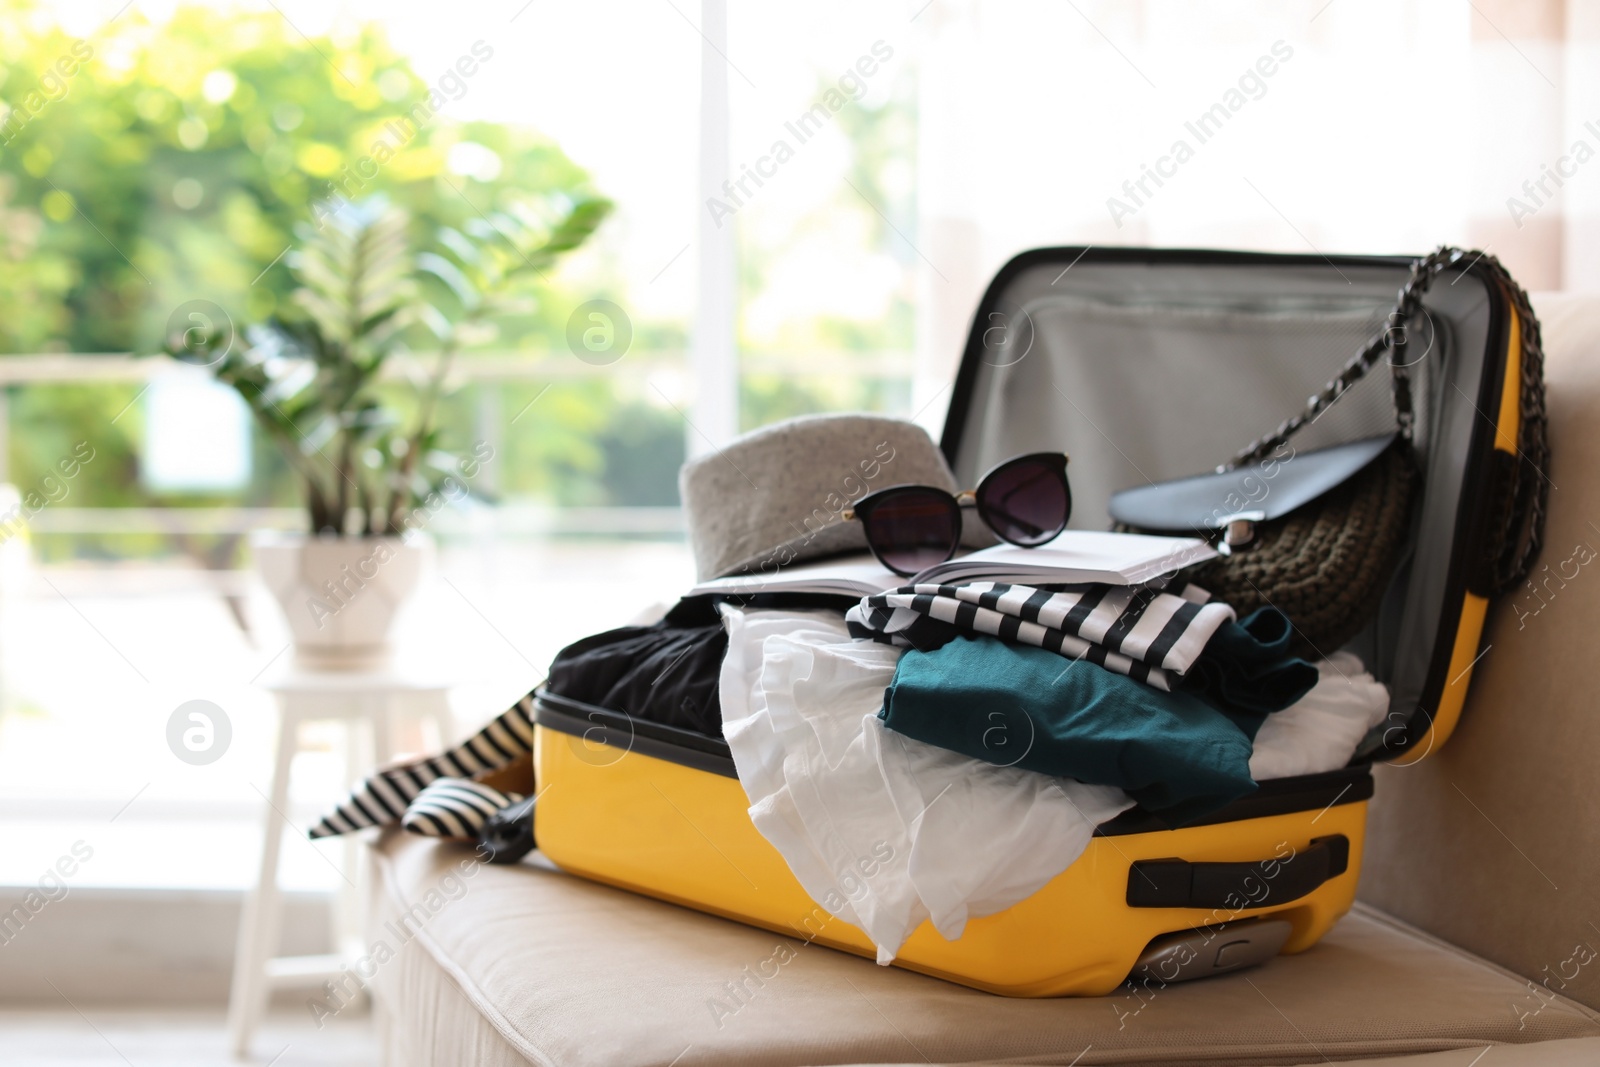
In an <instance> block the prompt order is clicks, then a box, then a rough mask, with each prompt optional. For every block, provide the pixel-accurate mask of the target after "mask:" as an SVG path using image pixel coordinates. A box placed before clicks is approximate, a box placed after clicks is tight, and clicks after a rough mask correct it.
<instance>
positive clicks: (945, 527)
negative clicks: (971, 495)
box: [866, 491, 961, 576]
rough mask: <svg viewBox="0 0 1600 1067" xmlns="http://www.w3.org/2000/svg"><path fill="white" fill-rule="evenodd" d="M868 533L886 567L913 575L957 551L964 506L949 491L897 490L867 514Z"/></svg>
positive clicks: (868, 538)
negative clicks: (960, 505)
mask: <svg viewBox="0 0 1600 1067" xmlns="http://www.w3.org/2000/svg"><path fill="white" fill-rule="evenodd" d="M866 533H867V543H868V544H870V545H871V546H872V550H873V551H874V552H875V553H877V555H878V559H879V560H881V561H882V562H883V564H884V566H886V567H888V568H889V569H890V570H892V571H895V572H896V573H898V574H902V575H907V576H909V575H913V574H916V573H917V572H918V571H920V570H922V569H924V568H926V567H931V566H933V565H934V564H935V563H943V562H944V561H945V560H947V559H949V558H950V557H951V556H953V555H954V554H955V551H956V542H957V541H958V540H960V537H961V509H960V508H959V507H957V506H956V502H955V500H954V499H953V498H951V497H950V496H949V495H948V494H946V493H940V492H937V491H926V492H923V491H916V492H906V493H896V494H894V495H893V496H890V497H887V498H885V499H884V500H883V501H882V502H880V503H879V504H878V505H877V506H876V507H874V508H873V509H872V512H871V514H869V515H867V517H866Z"/></svg>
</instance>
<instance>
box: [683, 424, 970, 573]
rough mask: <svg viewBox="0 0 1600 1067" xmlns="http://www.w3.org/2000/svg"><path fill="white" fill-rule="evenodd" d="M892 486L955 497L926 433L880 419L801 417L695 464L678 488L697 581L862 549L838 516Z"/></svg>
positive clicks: (856, 527)
mask: <svg viewBox="0 0 1600 1067" xmlns="http://www.w3.org/2000/svg"><path fill="white" fill-rule="evenodd" d="M891 485H932V486H937V487H938V488H940V489H945V490H948V491H950V492H952V493H953V492H955V491H956V480H955V476H954V475H953V474H951V472H950V465H949V464H948V463H947V462H945V458H944V453H942V452H940V451H939V448H938V446H937V445H935V444H934V443H933V440H932V439H931V438H930V437H929V436H928V434H927V431H925V430H924V429H923V428H922V427H920V426H918V425H916V424H915V423H911V422H905V421H904V420H901V419H889V418H884V417H882V416H880V415H807V416H804V417H801V418H798V419H790V420H788V421H787V422H780V423H775V424H774V425H772V426H765V427H763V428H761V429H759V430H755V431H753V432H751V433H748V434H745V435H744V436H743V437H740V438H738V439H737V440H735V441H733V442H732V443H731V444H729V445H728V446H727V447H726V448H723V449H721V450H719V451H715V452H711V453H708V454H706V455H704V456H700V457H698V458H696V459H692V460H690V461H689V462H688V463H685V464H684V465H683V470H682V471H680V472H679V474H678V488H679V490H680V491H681V493H682V495H683V506H684V509H685V510H686V512H687V515H688V520H689V542H690V544H691V546H692V547H693V548H694V562H695V569H696V570H697V571H698V573H699V579H700V580H701V581H706V580H708V579H711V578H721V577H724V576H726V575H730V574H745V573H751V574H754V573H758V572H760V571H762V570H765V571H768V572H771V571H773V570H775V569H776V568H778V567H782V566H784V565H786V564H790V563H797V562H799V561H801V560H807V559H816V558H819V557H822V556H829V555H834V554H837V553H841V552H849V551H852V550H859V551H865V550H866V548H867V539H866V535H865V534H863V533H862V529H861V524H860V523H859V522H846V521H844V519H843V518H842V517H841V514H840V513H841V512H843V511H844V510H845V509H846V508H848V507H849V506H850V505H851V504H852V503H853V502H855V501H857V500H860V499H861V498H862V497H863V496H866V495H867V494H868V493H874V492H877V491H878V490H879V489H886V488H888V487H889V486H891ZM967 525H968V526H975V525H978V524H976V523H968V524H967ZM963 540H967V538H963ZM978 543H980V544H981V543H984V542H983V541H979V542H978Z"/></svg>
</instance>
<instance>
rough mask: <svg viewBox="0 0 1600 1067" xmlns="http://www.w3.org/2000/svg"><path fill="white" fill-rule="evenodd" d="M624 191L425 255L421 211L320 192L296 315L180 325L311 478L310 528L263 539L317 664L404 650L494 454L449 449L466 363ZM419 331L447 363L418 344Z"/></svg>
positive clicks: (490, 221)
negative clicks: (438, 538)
mask: <svg viewBox="0 0 1600 1067" xmlns="http://www.w3.org/2000/svg"><path fill="white" fill-rule="evenodd" d="M610 206H611V205H610V203H609V202H608V201H605V200H602V199H586V200H579V201H577V202H576V203H574V204H571V205H570V206H568V207H566V209H565V210H564V211H563V212H562V213H561V216H560V218H559V219H558V220H557V221H556V222H555V223H554V224H553V225H548V226H546V225H542V224H541V223H540V222H539V220H537V219H536V218H534V217H532V216H531V215H519V214H513V213H497V214H496V215H494V216H492V217H488V218H484V219H481V220H477V222H478V224H477V225H472V226H467V227H463V228H462V229H461V230H454V229H451V230H444V231H441V233H440V234H439V245H438V248H437V249H434V250H428V251H423V252H420V253H414V252H413V251H412V249H411V247H410V242H409V237H408V233H407V230H408V223H409V220H408V218H407V217H406V215H405V213H404V212H402V211H400V210H399V209H398V208H395V207H393V206H392V205H390V204H389V203H388V201H387V200H386V199H384V198H382V197H373V198H369V199H367V200H365V201H362V202H359V203H357V202H351V201H344V200H341V201H335V202H334V203H332V204H328V205H319V206H318V209H317V211H316V217H317V219H318V222H317V224H316V225H315V226H311V225H307V226H303V227H301V228H300V229H299V231H298V233H297V235H298V236H299V238H300V244H299V246H298V247H297V248H296V249H295V250H294V251H293V252H292V253H291V255H290V258H289V261H288V262H289V267H290V270H292V271H293V273H294V276H295V278H296V280H297V282H298V283H299V288H298V289H297V290H296V291H295V293H294V308H293V311H292V312H291V313H288V314H283V315H279V316H275V317H274V318H272V319H271V320H269V321H267V322H265V323H261V324H258V325H254V326H252V327H250V328H249V329H247V330H245V331H244V332H243V335H242V336H236V335H235V332H234V331H233V329H232V328H231V325H229V324H227V323H226V318H225V316H219V318H221V320H222V321H221V322H220V323H218V322H214V321H208V319H209V318H210V316H200V317H198V318H196V319H195V321H196V322H198V323H200V325H198V326H191V327H189V328H187V329H178V330H177V332H174V333H173V334H172V335H171V336H169V338H168V340H167V351H168V352H169V354H171V355H173V356H175V357H177V358H179V359H182V360H184V361H185V362H190V363H199V364H202V365H204V366H206V367H209V368H210V370H211V373H212V374H213V375H215V377H216V378H217V379H218V380H219V381H221V382H224V383H226V384H227V385H229V386H231V387H232V388H233V389H234V390H235V391H237V392H238V394H239V396H240V397H242V398H243V399H244V402H245V404H246V405H247V406H248V407H249V409H250V411H251V413H252V415H253V416H254V418H255V421H256V424H257V425H258V426H259V427H260V428H261V430H262V431H263V432H264V433H265V434H266V435H267V436H268V437H269V438H270V439H271V440H272V441H273V442H274V443H275V444H276V445H277V446H278V449H279V451H281V452H282V453H283V455H284V457H285V458H286V459H287V461H288V462H289V465H290V466H291V467H292V468H293V470H294V471H295V473H296V474H297V475H298V476H299V479H300V482H301V484H302V486H303V488H304V492H305V501H306V509H307V517H308V519H309V522H308V529H307V530H306V532H304V533H300V534H288V533H262V534H260V535H258V537H257V538H256V539H255V541H254V549H255V559H256V566H257V569H258V570H259V571H260V573H261V576H262V578H263V580H264V581H265V583H266V585H267V587H268V589H270V590H271V592H272V594H273V596H274V597H275V598H276V599H277V601H278V603H279V605H280V606H281V607H282V608H283V611H284V614H285V616H286V617H287V619H288V622H289V629H290V633H291V634H292V636H293V640H294V645H295V650H296V654H297V656H298V657H299V658H300V659H301V660H302V661H303V662H305V663H307V664H308V665H312V666H319V667H344V668H353V667H364V666H370V665H373V664H374V663H376V662H381V661H382V660H383V658H384V657H385V656H386V655H387V653H388V647H389V634H390V630H391V628H392V626H393V623H394V619H395V616H396V614H397V612H398V610H399V608H400V606H401V604H402V603H403V602H404V600H405V599H406V597H407V596H409V595H410V594H411V593H412V592H413V591H414V590H415V588H416V586H417V584H418V580H419V577H420V575H421V571H422V567H423V561H424V559H425V557H426V555H427V554H428V552H429V550H430V542H429V541H428V539H427V538H426V537H425V536H424V535H423V530H424V529H425V528H426V526H427V524H428V522H429V520H430V519H431V518H432V517H433V515H435V514H436V513H437V512H438V510H439V509H440V507H441V506H442V504H443V503H444V502H445V501H446V500H455V499H460V498H461V497H462V496H463V495H465V494H466V493H468V492H470V491H471V483H472V480H473V478H475V477H476V476H477V474H478V473H479V470H480V469H481V466H482V464H483V463H485V462H488V461H489V460H490V459H492V458H493V456H492V451H491V450H490V449H489V448H488V446H487V445H486V444H484V443H481V442H480V443H479V444H478V445H475V446H474V447H473V448H472V449H471V451H470V452H469V453H465V454H462V455H455V454H451V453H448V452H446V451H444V450H443V449H442V448H441V447H440V441H439V431H438V427H437V424H436V416H437V411H438V402H439V398H440V396H441V394H442V392H443V390H444V388H445V384H446V379H447V377H448V374H449V371H450V366H451V362H452V361H453V360H454V358H455V357H456V355H457V354H458V353H459V352H460V350H461V349H462V347H463V346H465V345H469V344H474V343H480V342H482V341H483V340H485V339H487V338H489V337H491V336H492V335H493V331H494V321H495V319H496V317H497V316H500V315H503V314H506V313H510V312H515V311H518V310H525V309H526V308H527V306H528V304H529V301H528V298H527V297H526V295H525V284H524V283H525V282H526V281H527V278H528V276H529V275H531V274H534V273H537V272H542V271H543V270H544V268H546V267H548V266H550V265H551V264H552V263H553V262H554V261H555V259H556V257H557V256H559V255H560V254H561V253H563V252H566V251H568V250H570V249H573V248H576V247H577V246H578V245H580V244H582V243H583V241H584V240H586V239H587V238H588V236H589V235H590V234H591V233H593V232H594V230H595V228H596V227H597V226H598V225H599V224H600V222H601V221H602V219H604V217H605V215H606V213H607V212H608V211H609V210H610ZM179 325H180V326H181V325H182V324H179ZM418 337H421V338H423V339H425V343H426V345H427V346H428V347H429V348H431V349H433V355H432V357H431V358H432V360H433V362H432V366H431V367H429V366H427V362H426V359H425V358H423V357H419V356H415V355H412V353H411V346H410V344H409V343H408V342H409V341H410V340H411V339H413V338H418ZM397 357H404V359H405V360H406V361H407V362H408V363H409V364H411V366H412V369H413V370H415V371H419V372H420V373H418V374H417V375H416V376H417V377H420V379H421V380H420V381H419V382H417V384H416V385H415V387H414V388H413V389H412V390H411V391H410V392H409V395H408V397H407V398H405V399H409V401H410V402H409V403H404V404H402V403H397V402H396V400H397V398H396V396H395V395H394V389H395V387H394V385H393V384H392V379H394V377H395V375H393V374H390V375H388V376H387V377H388V378H390V379H391V385H390V387H389V391H388V393H387V394H386V393H385V391H384V390H381V389H380V382H381V381H382V380H383V379H384V378H385V370H386V368H389V369H393V368H394V364H395V363H396V362H398V360H397Z"/></svg>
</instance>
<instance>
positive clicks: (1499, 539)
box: [1217, 247, 1550, 594]
mask: <svg viewBox="0 0 1600 1067" xmlns="http://www.w3.org/2000/svg"><path fill="white" fill-rule="evenodd" d="M1468 257H1471V258H1470V259H1469V258H1468ZM1463 261H1466V262H1467V265H1468V266H1471V265H1473V264H1475V263H1482V264H1483V265H1484V266H1485V267H1486V268H1487V269H1488V272H1489V274H1490V275H1491V276H1492V277H1493V279H1494V284H1496V285H1498V286H1500V287H1501V289H1502V290H1503V291H1504V293H1505V295H1506V297H1507V299H1508V300H1509V301H1510V303H1511V306H1512V308H1513V309H1514V310H1515V313H1516V316H1517V319H1518V324H1519V333H1520V338H1519V339H1520V344H1519V348H1520V356H1521V359H1520V363H1521V375H1520V377H1521V381H1520V397H1519V414H1520V419H1519V421H1518V430H1517V455H1516V461H1515V465H1514V467H1513V468H1512V471H1511V473H1510V475H1509V476H1508V477H1506V478H1504V479H1502V480H1501V482H1500V484H1499V485H1498V492H1497V494H1496V499H1495V501H1494V502H1493V507H1494V516H1495V521H1494V523H1493V526H1492V529H1493V530H1494V531H1495V535H1496V536H1494V537H1491V539H1490V544H1489V545H1488V546H1486V548H1487V552H1488V559H1487V560H1486V568H1487V573H1488V575H1489V584H1490V591H1491V592H1492V593H1495V594H1498V593H1502V592H1505V591H1506V590H1508V589H1511V588H1513V587H1514V586H1516V585H1519V584H1520V583H1521V582H1523V581H1524V580H1525V579H1526V578H1527V576H1528V574H1529V572H1530V571H1531V570H1532V568H1533V562H1534V559H1535V558H1536V557H1537V556H1538V554H1539V549H1540V547H1541V546H1542V544H1543V539H1544V514H1545V508H1546V505H1547V504H1548V501H1549V495H1550V483H1549V479H1548V478H1547V477H1546V476H1545V474H1544V468H1545V466H1546V465H1547V463H1548V461H1549V456H1550V448H1549V441H1548V437H1547V425H1548V424H1547V420H1546V417H1545V396H1544V349H1543V347H1542V344H1541V337H1540V331H1539V319H1538V317H1537V316H1536V315H1534V313H1533V307H1532V305H1531V304H1530V303H1529V302H1528V294H1527V293H1526V292H1524V291H1523V289H1522V287H1521V286H1520V285H1518V284H1517V283H1516V281H1515V279H1513V278H1512V277H1511V273H1510V272H1509V271H1507V270H1506V269H1505V267H1504V266H1503V265H1502V264H1501V263H1500V261H1499V260H1498V259H1496V258H1495V257H1493V256H1491V255H1489V254H1487V253H1485V252H1467V251H1463V250H1462V249H1459V248H1451V247H1441V248H1439V249H1437V250H1435V251H1434V252H1433V253H1431V254H1429V255H1427V256H1424V257H1423V258H1421V259H1419V260H1417V261H1416V263H1414V264H1413V265H1412V268H1411V277H1410V278H1409V279H1407V281H1406V284H1405V285H1404V286H1403V287H1402V288H1401V289H1400V293H1399V295H1398V297H1397V298H1396V300H1395V304H1394V308H1393V310H1391V311H1390V312H1389V315H1388V318H1387V320H1386V324H1385V326H1384V328H1383V330H1382V331H1380V332H1379V333H1377V334H1376V335H1374V336H1373V337H1372V338H1371V339H1370V340H1369V341H1367V343H1366V344H1364V345H1363V346H1362V347H1361V349H1360V350H1359V351H1358V352H1356V354H1355V355H1354V356H1351V357H1350V359H1349V361H1348V362H1346V363H1345V365H1344V366H1343V367H1342V368H1341V369H1340V371H1339V373H1338V374H1337V375H1335V376H1334V378H1333V379H1332V380H1331V381H1329V382H1328V384H1327V385H1325V386H1323V387H1322V390H1321V391H1320V392H1318V393H1317V394H1315V395H1314V396H1312V397H1310V398H1309V399H1307V401H1306V406H1305V409H1304V410H1303V411H1301V412H1300V413H1299V414H1297V415H1295V416H1293V417H1291V418H1288V419H1285V420H1284V421H1283V422H1282V423H1279V425H1278V427H1277V429H1275V430H1273V431H1272V432H1271V433H1270V434H1267V435H1266V436H1265V437H1260V438H1257V439H1256V440H1254V441H1252V442H1250V444H1249V445H1247V446H1245V448H1244V449H1242V450H1241V451H1240V452H1239V453H1238V454H1237V455H1235V456H1234V457H1233V459H1232V460H1230V461H1229V462H1227V463H1225V464H1223V465H1221V466H1219V467H1218V468H1217V470H1218V472H1222V471H1232V470H1237V469H1239V468H1240V467H1244V466H1249V465H1252V464H1256V463H1259V462H1261V461H1262V460H1263V459H1265V458H1266V457H1267V456H1269V455H1271V454H1272V453H1273V452H1274V451H1275V450H1277V449H1278V448H1279V447H1280V446H1282V445H1283V444H1284V443H1285V442H1286V441H1288V440H1289V438H1290V437H1292V436H1294V434H1295V433H1296V432H1297V431H1299V430H1300V429H1301V428H1302V427H1304V426H1307V425H1309V424H1310V423H1312V422H1315V421H1316V420H1317V418H1318V417H1319V416H1321V414H1322V413H1323V412H1324V411H1326V410H1327V409H1328V408H1330V407H1331V406H1333V404H1334V403H1335V402H1336V401H1338V399H1339V398H1340V397H1342V396H1343V395H1344V394H1345V392H1346V391H1347V390H1349V388H1350V387H1351V386H1353V385H1355V384H1356V383H1357V382H1359V381H1360V380H1361V379H1362V378H1364V377H1366V375H1367V372H1368V371H1370V370H1371V369H1372V368H1373V366H1374V365H1375V364H1376V363H1377V362H1378V360H1379V359H1381V358H1382V357H1383V355H1384V353H1385V352H1392V353H1393V356H1392V357H1391V358H1390V359H1389V369H1390V373H1391V375H1392V378H1393V385H1394V411H1395V421H1396V424H1397V426H1398V428H1399V433H1400V437H1401V439H1402V440H1404V441H1405V442H1407V443H1408V444H1409V442H1410V441H1411V435H1412V432H1413V429H1414V426H1415V422H1416V415H1415V409H1414V406H1413V403H1412V395H1411V372H1410V370H1409V369H1408V367H1407V362H1406V360H1405V358H1404V357H1405V349H1406V345H1407V337H1406V325H1407V323H1409V322H1410V321H1411V318H1412V316H1414V315H1415V314H1416V312H1417V310H1418V309H1419V308H1420V307H1421V305H1422V298H1423V296H1424V295H1426V293H1427V292H1428V289H1429V288H1430V287H1431V286H1432V285H1433V281H1434V279H1435V278H1437V277H1438V276H1439V275H1440V274H1442V273H1443V272H1444V271H1446V270H1448V269H1449V268H1451V267H1454V266H1456V265H1457V264H1460V263H1462V262H1463Z"/></svg>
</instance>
